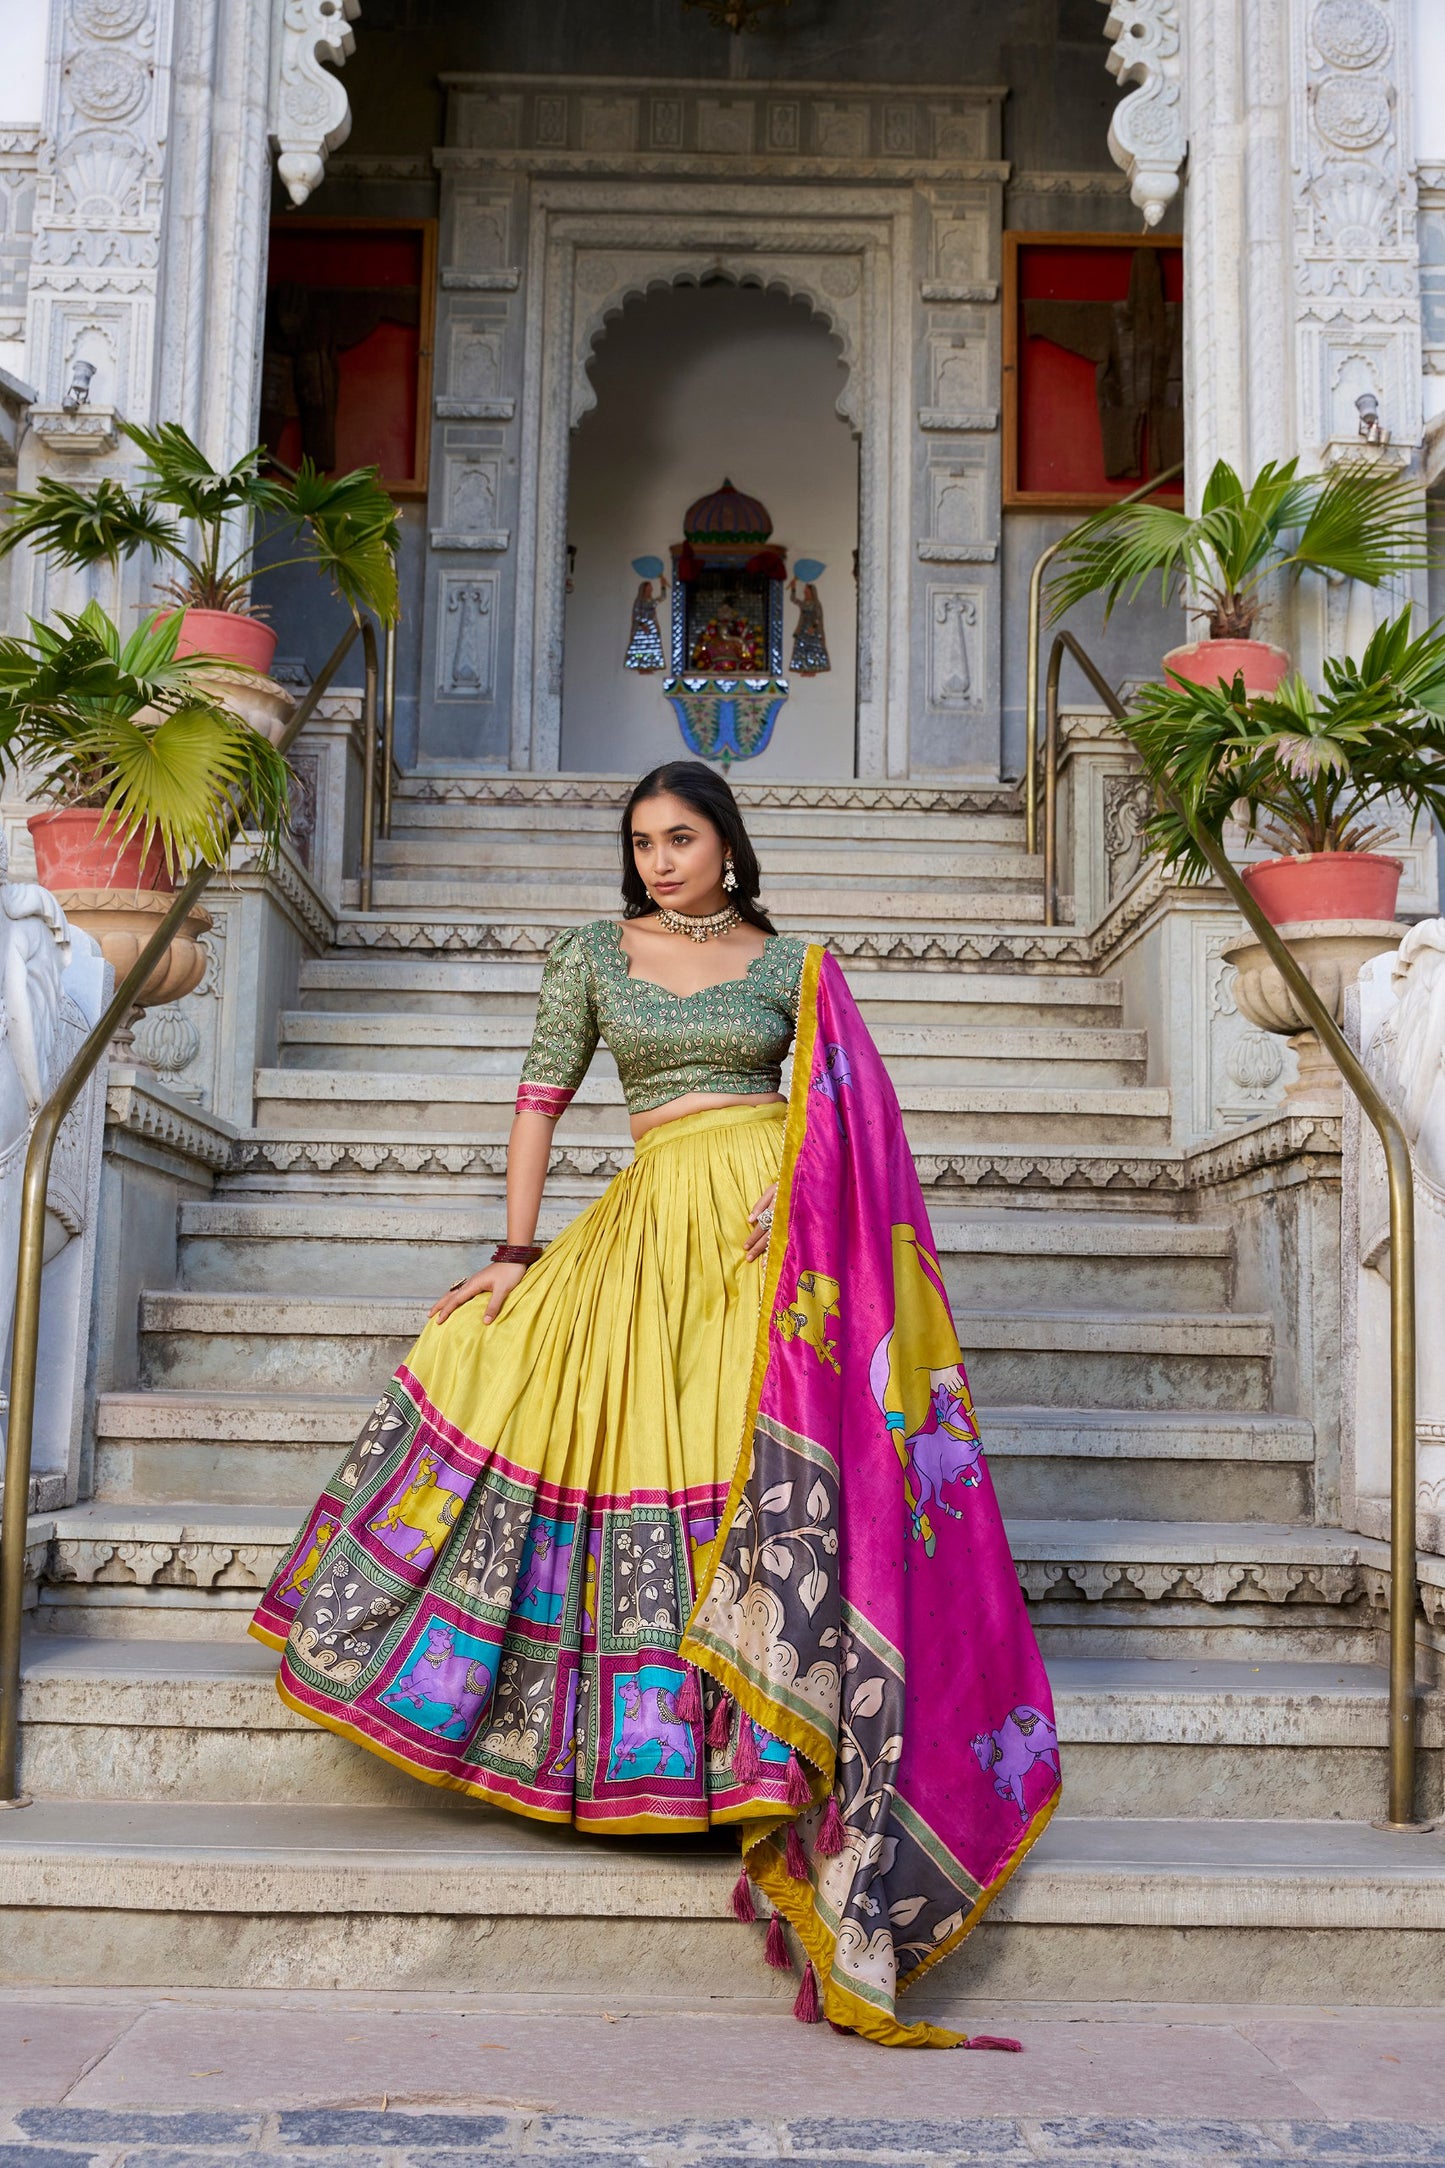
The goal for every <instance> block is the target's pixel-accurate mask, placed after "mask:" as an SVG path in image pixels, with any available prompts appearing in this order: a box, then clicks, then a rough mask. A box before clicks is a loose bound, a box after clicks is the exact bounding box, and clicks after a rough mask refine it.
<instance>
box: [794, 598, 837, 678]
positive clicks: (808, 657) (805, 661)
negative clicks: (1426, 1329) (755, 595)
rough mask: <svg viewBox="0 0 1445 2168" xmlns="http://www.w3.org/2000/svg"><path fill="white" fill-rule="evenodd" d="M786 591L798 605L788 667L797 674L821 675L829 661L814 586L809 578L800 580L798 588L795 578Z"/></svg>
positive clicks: (821, 615)
mask: <svg viewBox="0 0 1445 2168" xmlns="http://www.w3.org/2000/svg"><path fill="white" fill-rule="evenodd" d="M788 594H789V597H790V598H791V600H792V601H794V602H795V603H796V604H797V605H798V622H797V624H796V625H795V626H794V627H793V652H792V656H791V658H790V660H789V668H790V669H792V670H795V671H796V672H797V674H798V676H799V677H821V676H822V674H823V672H824V671H825V670H831V669H832V667H833V665H832V663H831V662H830V661H829V659H828V641H827V636H826V634H825V633H824V631H823V605H822V603H821V602H820V601H819V600H818V590H817V588H816V587H815V586H814V584H813V582H812V581H811V580H805V581H804V582H803V591H802V593H801V594H799V592H798V583H797V581H796V580H789V582H788Z"/></svg>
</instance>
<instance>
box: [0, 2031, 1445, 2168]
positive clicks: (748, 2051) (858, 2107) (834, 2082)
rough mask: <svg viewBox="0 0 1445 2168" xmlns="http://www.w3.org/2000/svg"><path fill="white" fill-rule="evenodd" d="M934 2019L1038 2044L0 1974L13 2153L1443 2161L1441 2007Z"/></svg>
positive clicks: (340, 2165)
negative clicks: (88, 1983) (77, 1984)
mask: <svg viewBox="0 0 1445 2168" xmlns="http://www.w3.org/2000/svg"><path fill="white" fill-rule="evenodd" d="M940 2014H943V2013H940ZM947 2018H948V2021H949V2022H952V2023H956V2024H959V2025H961V2026H963V2027H964V2028H965V2029H970V2028H973V2029H978V2030H985V2029H986V2030H988V2031H992V2032H1006V2033H1011V2034H1013V2035H1015V2036H1016V2037H1018V2038H1019V2039H1021V2040H1022V2041H1023V2043H1024V2048H1025V2052H1024V2053H1023V2054H1022V2055H983V2054H978V2055H975V2054H967V2055H911V2054H899V2053H890V2052H889V2051H887V2050H884V2049H877V2048H869V2047H866V2046H864V2045H863V2044H861V2043H859V2042H857V2041H855V2040H848V2039H842V2038H839V2037H838V2036H836V2035H834V2034H833V2033H831V2032H830V2031H828V2030H827V2029H826V2028H823V2027H818V2028H816V2029H814V2030H809V2031H804V2030H803V2029H802V2028H801V2027H799V2026H796V2025H794V2024H793V2022H792V2021H791V2019H789V2018H787V2017H782V2016H780V2015H779V2014H778V2013H777V2012H776V2010H762V2009H758V2010H756V2011H751V2010H749V2009H748V2007H747V2006H746V2005H744V2006H742V2007H741V2008H740V2006H739V2005H738V2004H737V2003H730V2004H729V2005H728V2006H727V2008H726V2010H719V2009H696V2008H685V2009H678V2008H675V2007H674V2008H668V2007H667V2006H665V2005H664V2004H662V2003H660V2002H658V2001H656V2000H652V2001H650V2002H648V2003H644V2004H638V2005H636V2006H632V2005H629V2006H628V2007H627V2008H625V2009H617V2010H609V2011H599V2010H598V2009H597V2008H596V2007H595V2005H594V2006H591V2007H589V2006H587V2005H585V2004H583V2003H581V2002H578V2003H575V2004H568V2003H565V2002H563V2003H559V2002H558V2001H556V2000H555V1999H552V2000H549V2001H548V2002H546V2003H541V2002H538V2001H535V2000H532V1999H529V1998H526V1997H521V1996H517V1997H509V1998H496V1997H491V1998H489V1997H479V1996H476V1995H468V1996H465V1997H452V1998H442V1997H435V1996H430V1997H428V1996H418V1995H406V1994H400V1995H396V1996H381V1995H374V1994H372V1995H348V1994H345V1993H337V1994H330V1995H320V1994H294V1995H293V1994H286V1993H280V1992H273V1993H259V1992H253V1993H236V1994H232V1995H218V1994H214V1993H192V1994H180V1993H178V1994H173V1995H162V1994H159V1993H145V1992H141V1991H126V1990H115V1991H113V1992H111V1993H109V1994H99V1993H97V1992H96V1991H94V1990H88V1989H87V1990H79V1989H77V1990H74V1991H67V1990H61V1989H51V1990H44V1989H35V1990H29V1991H27V1990H23V1989H11V1990H0V2168H247V2164H248V2163H251V2162H254V2163H255V2168H513V2164H522V2163H528V2164H531V2163H535V2168H562V2164H563V2163H566V2164H568V2168H757V2164H758V2163H760V2162H769V2161H790V2162H797V2163H799V2168H804V2164H808V2163H811V2164H813V2168H954V2164H960V2168H961V2164H963V2163H965V2162H980V2163H986V2164H988V2168H1040V2164H1046V2168H1231V2164H1242V2163H1248V2162H1252V2161H1258V2162H1285V2161H1292V2162H1305V2161H1308V2162H1318V2163H1322V2164H1323V2163H1331V2164H1339V2168H1345V2164H1350V2168H1365V2164H1368V2168H1405V2164H1407V2163H1408V2164H1409V2168H1422V2164H1432V2168H1445V2008H1442V2009H1438V2010H1431V2011H1425V2012H1420V2011H1403V2010H1338V2009H1315V2010H1280V2009H1265V2008H1258V2007H1250V2008H1232V2009H1218V2008H1202V2009H1196V2008H1188V2007H1180V2006H1167V2007H1166V2006H1157V2005H1154V2006H1147V2007H1146V2006H1139V2005H1097V2004H1075V2005H1068V2004H1053V2005H1046V2006H1040V2005H1037V2004H1033V2005H1030V2006H1029V2007H1028V2008H1026V2009H1016V2010H1014V2009H1007V2008H1000V2007H998V2006H994V2007H991V2008H990V2009H989V2010H988V2011H986V2012H985V2011H982V2010H975V2009H971V2008H969V2007H968V2006H963V2005H959V2006H955V2007H954V2008H952V2009H950V2010H949V2011H948V2012H947Z"/></svg>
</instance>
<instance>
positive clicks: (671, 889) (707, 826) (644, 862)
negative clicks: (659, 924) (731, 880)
mask: <svg viewBox="0 0 1445 2168" xmlns="http://www.w3.org/2000/svg"><path fill="white" fill-rule="evenodd" d="M632 856H633V861H634V863H635V864H636V867H637V870H638V872H639V873H640V874H641V876H642V885H643V887H644V888H645V889H647V890H648V892H649V893H650V894H651V895H652V897H653V898H654V899H655V901H656V902H658V903H660V904H661V905H662V906H663V907H664V909H666V910H669V911H686V912H688V913H690V914H691V915H692V916H693V917H699V916H703V915H705V914H707V913H708V912H711V911H720V910H721V909H722V907H723V905H724V904H725V903H726V901H727V894H726V891H725V890H724V888H723V861H724V859H725V857H726V852H725V850H724V847H723V839H722V837H721V836H720V835H719V834H718V832H717V830H716V828H714V826H713V824H712V822H711V821H710V820H709V819H708V818H707V815H706V814H705V813H696V812H694V810H693V808H692V807H691V806H690V805H689V804H688V803H687V801H686V799H683V798H674V797H673V796H672V794H671V792H670V791H664V792H662V793H661V795H660V796H658V797H656V798H643V799H642V800H641V801H640V802H639V803H638V804H637V805H635V806H634V807H633V809H632Z"/></svg>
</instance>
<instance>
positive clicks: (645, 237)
mask: <svg viewBox="0 0 1445 2168" xmlns="http://www.w3.org/2000/svg"><path fill="white" fill-rule="evenodd" d="M449 88H450V107H449V118H448V127H447V145H446V147H445V148H444V149H443V150H441V151H439V152H438V153H437V164H438V167H439V169H440V172H441V180H442V260H443V270H442V277H441V287H442V293H441V321H440V322H439V325H438V333H437V352H438V356H439V362H440V368H439V374H438V382H437V387H436V444H435V450H436V458H435V460H434V463H433V471H434V474H435V475H436V477H437V480H436V483H435V485H434V496H433V506H432V511H431V519H430V527H431V534H430V542H431V550H430V553H429V554H430V557H431V565H430V570H429V579H428V588H427V598H426V635H425V658H426V659H425V660H424V664H423V715H422V726H421V727H422V745H423V749H424V751H430V752H432V755H433V757H443V758H444V757H447V756H448V755H449V754H450V755H458V754H460V755H462V756H463V757H467V758H475V759H480V760H482V761H484V762H486V761H491V762H493V763H495V764H497V765H510V766H512V767H514V768H539V769H545V768H547V767H551V766H555V765H556V762H557V758H558V747H559V743H560V722H561V684H562V610H563V599H564V583H565V559H566V551H565V543H566V533H565V521H566V507H567V468H568V451H569V440H570V434H571V431H572V429H573V428H574V427H575V425H576V423H577V422H578V420H579V419H580V418H581V416H582V415H583V414H584V413H585V412H586V411H587V410H588V408H589V407H590V406H591V404H592V403H593V398H594V394H593V390H592V384H591V379H590V376H589V374H588V363H589V361H590V358H591V356H592V353H593V351H594V348H595V346H596V344H597V342H598V340H599V339H600V338H602V337H603V336H605V331H606V325H607V322H608V320H609V318H610V317H612V316H613V315H615V314H616V313H617V311H618V310H620V309H621V308H622V307H623V306H624V305H625V303H626V302H627V300H628V299H629V297H632V296H636V295H640V294H645V293H646V292H647V291H648V289H649V288H650V287H652V286H657V285H669V284H674V283H679V282H696V281H699V280H702V279H705V278H715V277H719V276H721V277H723V278H731V279H735V280H737V281H738V282H739V283H744V284H747V283H751V284H759V285H765V286H768V287H776V288H778V289H780V290H782V291H783V292H786V293H788V294H790V295H793V296H796V297H798V298H800V299H803V300H805V301H807V302H808V303H809V305H810V306H811V307H812V309H813V310H814V312H815V313H816V315H817V316H818V317H819V318H820V319H821V320H822V321H823V322H824V323H826V324H827V326H828V328H829V329H830V330H831V331H832V332H833V333H834V335H835V336H836V338H837V340H838V342H839V346H840V349H841V354H842V358H843V360H844V361H845V363H846V364H847V368H848V379H847V384H846V387H845V389H844V392H843V395H842V398H841V399H840V402H839V406H840V411H842V412H843V413H844V414H845V415H846V417H847V419H848V420H849V421H850V422H851V423H852V425H853V428H854V430H855V431H856V433H857V435H858V438H859V441H860V457H861V470H862V486H861V501H860V533H859V543H860V547H859V581H860V589H859V618H860V632H859V657H858V670H859V678H858V682H859V700H858V708H859V722H858V746H859V773H860V774H861V775H864V776H867V777H877V778H881V777H885V776H888V775H906V774H909V773H910V772H919V771H921V772H925V773H928V772H933V773H941V774H947V773H950V772H952V773H961V774H977V775H986V774H988V773H989V772H993V773H997V769H998V761H999V745H998V700H999V680H1000V669H999V656H1000V642H1001V638H1002V617H1001V610H1000V587H999V572H998V568H997V557H998V545H999V537H998V523H997V511H996V508H997V505H998V501H999V447H998V435H997V431H998V408H999V366H1000V362H999V321H998V314H999V312H998V279H999V234H1000V230H1001V223H1002V184H1003V180H1004V177H1005V173H1006V168H1005V167H1004V166H1003V165H1002V163H1001V162H1000V161H999V158H998V149H999V105H998V98H997V94H996V93H993V92H989V91H981V90H967V89H950V90H937V91H927V92H924V91H910V90H905V89H898V90H887V89H882V88H865V87H863V86H858V87H852V86H850V87H848V88H847V89H840V88H838V87H836V86H828V85H817V84H812V85H805V84H789V83H759V84H743V83H738V84H727V85H720V84H718V83H715V82H709V83H690V82H679V83H677V84H674V85H668V86H666V87H665V88H664V87H663V86H660V85H658V84H656V83H627V82H615V83H608V84H607V85H605V86H599V85H596V84H589V83H584V82H582V81H579V80H571V79H567V78H557V79H553V80H551V81H548V82H546V83H543V82H540V81H539V80H537V79H534V78H522V77H506V76H496V77H458V78H454V79H453V80H452V82H451V84H450V86H449ZM681 179H685V180H686V182H687V188H686V194H685V199H684V205H685V207H680V204H679V194H678V189H677V185H676V184H677V182H678V181H679V180H681ZM463 503H465V504H466V505H467V506H468V510H467V512H466V516H465V517H463V516H461V514H460V511H459V506H461V505H462V504H463ZM478 553H486V554H487V555H488V556H490V557H492V558H494V559H496V560H497V562H496V564H495V567H494V568H493V567H488V568H487V569H486V570H483V569H481V568H480V567H478V565H477V563H476V556H477V554H478ZM467 559H470V562H467ZM961 567H967V568H968V570H967V576H966V577H962V576H960V569H959V568H961ZM521 597H527V598H529V600H528V602H527V605H526V606H525V607H518V606H517V604H518V598H521ZM513 627H514V628H515V629H514V630H510V631H509V628H513ZM462 702H464V703H465V704H466V713H465V716H463V715H462V712H461V709H460V706H459V705H456V704H458V703H462ZM463 731H464V732H465V734H466V738H467V743H466V744H465V745H463V744H462V743H461V742H460V733H462V732H463Z"/></svg>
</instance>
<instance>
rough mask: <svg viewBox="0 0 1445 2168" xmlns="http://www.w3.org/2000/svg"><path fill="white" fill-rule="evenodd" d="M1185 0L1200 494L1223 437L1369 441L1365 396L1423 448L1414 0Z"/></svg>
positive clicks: (1338, 446)
mask: <svg viewBox="0 0 1445 2168" xmlns="http://www.w3.org/2000/svg"><path fill="white" fill-rule="evenodd" d="M1160 4H1166V0H1160ZM1181 6H1182V8H1183V10H1184V12H1185V14H1186V18H1187V19H1186V23H1185V29H1186V42H1185V51H1186V56H1187V65H1186V68H1185V114H1186V120H1187V126H1188V136H1189V181H1188V189H1187V192H1186V197H1185V204H1186V224H1185V234H1186V251H1187V253H1186V262H1187V264H1188V267H1189V268H1188V271H1187V273H1186V308H1187V319H1188V371H1189V398H1190V410H1189V419H1190V488H1191V495H1193V496H1195V497H1196V499H1197V493H1198V490H1199V487H1200V486H1201V484H1202V481H1203V478H1204V476H1205V475H1206V474H1207V473H1208V471H1209V468H1210V467H1211V466H1212V464H1213V462H1214V461H1215V460H1216V459H1217V458H1219V457H1221V456H1222V457H1224V458H1227V459H1229V460H1230V461H1231V462H1232V463H1235V464H1238V465H1241V466H1244V467H1254V466H1258V465H1259V464H1260V463H1261V461H1263V460H1265V459H1270V458H1283V457H1287V456H1288V455H1290V454H1291V453H1298V454H1299V455H1300V457H1301V458H1302V460H1303V461H1304V462H1305V463H1306V464H1308V465H1311V466H1313V465H1318V464H1322V463H1325V462H1327V461H1330V460H1331V459H1337V458H1340V457H1343V456H1347V455H1350V454H1353V453H1355V452H1358V451H1359V450H1361V449H1362V448H1363V445H1362V437H1361V421H1362V417H1361V413H1360V409H1359V407H1358V405H1357V401H1358V400H1359V399H1360V398H1361V397H1362V396H1363V395H1369V396H1371V397H1373V398H1374V399H1375V400H1376V401H1377V402H1378V408H1379V415H1380V420H1381V423H1382V425H1383V428H1384V431H1385V434H1386V436H1387V438H1388V440H1389V444H1390V446H1391V448H1393V449H1394V450H1395V451H1396V452H1397V453H1398V454H1401V455H1403V456H1404V457H1407V458H1408V457H1410V456H1413V454H1414V452H1415V450H1416V449H1417V448H1418V446H1419V443H1420V437H1421V413H1420V292H1419V288H1420V280H1419V263H1418V249H1417V243H1416V236H1415V209H1416V188H1415V177H1414V173H1413V170H1412V165H1411V141H1412V131H1411V113H1410V95H1411V50H1410V41H1411V29H1412V17H1411V7H1410V0H1181ZM1120 111H1121V114H1122V112H1123V111H1124V108H1123V107H1121V108H1120Z"/></svg>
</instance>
